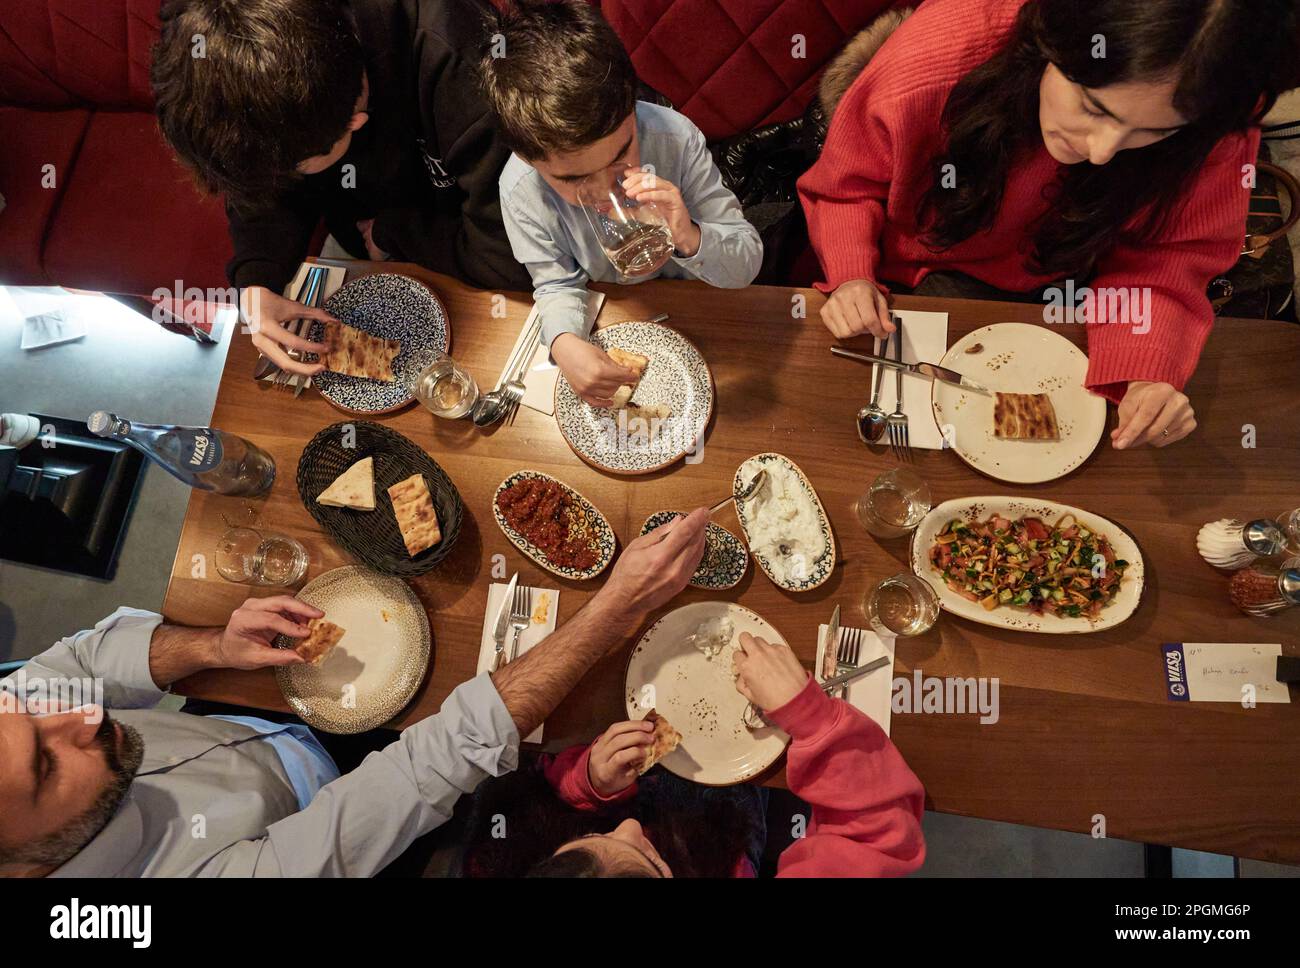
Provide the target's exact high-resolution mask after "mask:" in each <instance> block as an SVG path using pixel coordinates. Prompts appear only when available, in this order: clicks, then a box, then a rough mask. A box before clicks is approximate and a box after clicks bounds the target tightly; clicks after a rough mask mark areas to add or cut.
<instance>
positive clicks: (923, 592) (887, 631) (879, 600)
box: [862, 572, 939, 635]
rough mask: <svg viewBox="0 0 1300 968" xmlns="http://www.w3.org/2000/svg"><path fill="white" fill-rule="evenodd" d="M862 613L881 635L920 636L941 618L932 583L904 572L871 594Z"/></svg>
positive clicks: (873, 590)
mask: <svg viewBox="0 0 1300 968" xmlns="http://www.w3.org/2000/svg"><path fill="white" fill-rule="evenodd" d="M862 611H863V612H864V613H865V614H866V616H867V620H868V621H869V622H870V623H871V627H872V628H873V629H875V630H876V632H877V633H878V634H880V635H920V634H922V633H923V632H928V631H930V629H931V628H933V627H934V623H935V622H936V621H937V620H938V618H939V596H937V595H936V594H935V593H934V589H933V588H931V587H930V584H929V582H927V581H925V580H924V579H921V578H917V577H916V576H915V575H913V574H910V573H906V572H905V573H903V574H901V575H892V576H890V577H889V578H886V579H885V580H884V581H882V582H880V583H879V584H877V585H876V586H875V587H874V588H872V589H871V590H870V591H868V592H867V595H866V598H865V599H864V600H863V603H862Z"/></svg>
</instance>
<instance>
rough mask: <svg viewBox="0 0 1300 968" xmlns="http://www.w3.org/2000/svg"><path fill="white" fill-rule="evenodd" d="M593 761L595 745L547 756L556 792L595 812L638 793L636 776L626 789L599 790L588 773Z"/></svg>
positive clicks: (577, 806)
mask: <svg viewBox="0 0 1300 968" xmlns="http://www.w3.org/2000/svg"><path fill="white" fill-rule="evenodd" d="M590 761H591V746H582V745H578V746H570V747H569V748H568V749H567V750H565V751H564V752H562V753H557V754H555V755H554V756H551V755H547V756H545V757H543V759H542V770H543V772H544V773H545V774H546V781H547V782H548V783H550V785H551V789H553V790H554V791H555V795H556V796H557V797H559V798H560V799H561V800H563V801H564V802H565V803H567V804H568V805H569V806H571V807H573V809H575V810H584V811H589V812H595V811H598V810H600V809H602V808H603V807H606V806H608V805H610V804H612V803H622V802H623V801H624V800H630V799H632V797H634V796H636V781H635V780H634V781H632V785H631V786H629V787H628V788H627V789H626V790H620V791H619V792H618V793H616V794H614V795H613V796H612V797H603V796H601V795H600V794H599V793H597V792H596V790H595V788H594V787H592V785H591V777H590V776H589V775H588V774H587V764H588V763H589V762H590Z"/></svg>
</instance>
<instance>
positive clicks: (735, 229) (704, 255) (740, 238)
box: [673, 125, 763, 289]
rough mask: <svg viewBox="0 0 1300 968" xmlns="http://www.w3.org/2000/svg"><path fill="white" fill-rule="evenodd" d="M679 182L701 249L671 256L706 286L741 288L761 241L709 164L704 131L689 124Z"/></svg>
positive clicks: (759, 258) (759, 255)
mask: <svg viewBox="0 0 1300 968" xmlns="http://www.w3.org/2000/svg"><path fill="white" fill-rule="evenodd" d="M681 171H682V184H680V185H678V186H677V188H678V190H679V191H680V192H681V193H682V201H683V202H685V203H686V210H687V211H688V212H690V215H691V220H692V221H693V222H694V223H695V224H696V225H698V226H699V227H700V248H699V251H698V252H696V253H695V255H693V256H691V257H689V258H687V257H685V256H679V255H677V254H676V253H674V254H673V261H674V262H676V263H677V264H678V265H679V266H681V267H682V268H683V269H685V270H686V271H687V272H689V273H690V274H691V275H693V276H694V277H695V278H697V279H699V280H700V281H701V282H707V283H708V284H709V285H710V286H717V287H718V288H719V289H744V288H745V287H746V286H748V285H749V284H750V283H751V282H753V281H754V277H755V276H757V275H758V270H759V269H760V268H761V267H762V264H763V240H762V238H761V237H760V236H759V234H758V229H756V228H754V226H752V225H750V224H749V222H748V221H746V219H745V213H744V212H743V211H742V210H741V207H740V202H739V200H738V199H737V198H736V196H735V195H734V194H732V192H731V190H730V189H729V188H727V186H726V185H724V184H723V183H722V172H721V171H719V170H718V166H717V165H715V164H714V163H713V156H712V155H711V154H709V147H708V145H707V144H706V143H705V141H704V134H703V133H702V132H701V131H700V129H699V128H697V127H695V126H694V125H691V131H690V135H689V137H688V138H687V140H686V144H685V147H684V156H683V158H682V161H681Z"/></svg>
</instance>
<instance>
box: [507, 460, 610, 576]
mask: <svg viewBox="0 0 1300 968" xmlns="http://www.w3.org/2000/svg"><path fill="white" fill-rule="evenodd" d="M525 479H532V480H542V481H553V482H554V483H556V484H558V485H560V487H562V488H564V490H565V491H566V492H567V493H568V495H569V499H570V501H571V502H572V506H573V507H574V509H575V510H576V513H577V515H578V517H579V518H580V519H581V520H582V521H584V522H585V524H586V527H587V529H588V531H589V533H590V535H591V538H592V540H593V541H594V542H595V544H596V563H595V564H594V565H592V566H591V567H590V568H581V569H580V568H574V567H572V566H570V565H557V564H555V563H554V562H552V561H551V559H550V558H548V557H547V556H546V552H544V551H543V550H542V549H541V548H539V547H537V546H536V545H535V544H533V543H532V542H531V541H529V540H528V539H527V538H526V537H524V536H523V535H522V534H521V533H520V532H519V530H518V529H517V528H515V527H514V526H513V525H512V524H511V523H510V522H509V521H507V520H506V517H505V515H504V514H502V513H501V508H500V506H499V505H498V504H497V499H498V498H500V497H501V492H502V491H504V490H505V489H506V488H508V487H510V486H511V485H512V484H514V483H515V482H516V481H521V480H525ZM492 514H493V516H494V517H495V518H496V521H497V527H499V528H500V529H501V533H502V534H504V535H505V536H506V537H507V538H509V539H510V543H511V544H513V545H514V546H515V547H516V548H518V549H519V550H520V551H522V552H523V553H524V554H525V555H527V556H528V557H529V558H531V559H532V560H533V561H535V562H537V564H539V565H541V566H542V567H543V568H545V569H546V570H547V571H549V572H551V573H552V574H555V575H559V576H560V577H561V578H572V579H574V580H575V581H586V580H587V579H589V578H595V577H596V576H597V575H599V574H600V573H601V572H602V571H604V570H605V569H606V568H608V567H609V563H610V562H611V561H613V560H614V546H615V544H617V541H616V540H615V537H614V529H613V528H611V527H610V526H609V521H607V520H606V519H605V515H603V514H601V513H600V510H599V509H598V508H597V507H596V505H594V504H592V503H591V502H590V501H588V500H587V499H586V498H585V497H583V496H582V495H581V494H579V493H578V492H577V491H575V490H574V489H573V488H571V487H569V485H568V484H565V483H564V482H563V481H560V480H556V479H555V478H554V477H551V475H550V474H543V473H542V472H541V471H528V470H524V471H515V472H514V473H513V474H511V475H510V476H509V477H507V478H506V479H505V480H504V481H502V482H501V483H500V484H499V485H498V486H497V489H496V493H495V494H493V495H492Z"/></svg>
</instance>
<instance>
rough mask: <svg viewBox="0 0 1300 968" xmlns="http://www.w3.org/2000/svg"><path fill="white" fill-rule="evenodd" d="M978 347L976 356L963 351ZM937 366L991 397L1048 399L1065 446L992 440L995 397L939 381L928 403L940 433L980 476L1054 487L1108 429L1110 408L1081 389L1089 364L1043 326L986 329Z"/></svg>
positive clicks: (972, 335)
mask: <svg viewBox="0 0 1300 968" xmlns="http://www.w3.org/2000/svg"><path fill="white" fill-rule="evenodd" d="M975 348H978V349H979V352H977V353H967V352H966V351H967V350H969V349H975ZM939 365H940V366H946V367H950V368H952V369H954V370H958V371H960V372H962V373H964V374H966V375H967V376H969V377H970V378H971V379H972V380H975V381H976V382H978V383H982V384H983V385H984V386H986V387H988V388H989V390H991V391H995V392H998V391H1000V392H1002V393H1046V394H1047V395H1048V396H1049V397H1051V400H1052V408H1053V409H1054V410H1055V411H1056V423H1057V426H1058V427H1059V429H1060V431H1061V439H1060V440H1005V439H1003V438H1001V437H995V436H994V435H993V404H994V402H995V401H996V397H994V396H993V395H992V394H991V393H990V394H983V393H973V392H971V391H970V390H963V389H962V388H961V387H958V386H954V385H953V384H951V383H943V382H942V381H940V380H935V381H934V386H933V389H932V390H931V394H930V404H931V407H932V408H933V410H934V420H935V423H937V424H938V425H939V431H940V433H943V434H944V436H945V437H946V438H947V439H949V440H951V441H952V447H953V450H955V451H956V452H957V456H958V457H960V458H961V459H962V460H964V461H965V462H966V463H967V464H970V466H971V467H973V468H975V469H976V470H977V471H979V472H980V473H981V474H987V475H988V476H989V477H995V478H997V479H998V480H1000V481H1011V482H1012V483H1014V484H1040V483H1042V482H1043V481H1053V480H1056V478H1058V477H1063V476H1064V475H1066V474H1068V473H1070V471H1072V470H1074V469H1075V468H1076V467H1078V466H1079V465H1080V464H1082V463H1083V462H1084V461H1085V460H1087V459H1088V455H1089V454H1091V453H1092V452H1093V451H1094V450H1095V449H1096V447H1097V441H1099V440H1101V435H1102V432H1103V431H1104V430H1105V429H1106V401H1105V400H1104V399H1103V398H1101V397H1099V396H1097V395H1096V394H1095V393H1092V392H1091V391H1089V390H1087V389H1086V388H1085V387H1084V385H1083V381H1084V379H1085V378H1086V377H1087V375H1088V357H1087V356H1085V355H1084V353H1083V351H1082V350H1080V349H1079V348H1078V347H1077V346H1075V345H1074V344H1073V343H1071V342H1070V341H1069V340H1068V339H1066V338H1065V337H1064V336H1062V335H1061V334H1060V333H1056V332H1053V331H1052V330H1050V329H1048V328H1047V327H1046V326H1034V325H1031V324H1029V323H994V324H993V325H992V326H982V327H980V328H979V329H977V330H975V331H974V332H973V333H967V334H966V335H965V336H963V337H962V338H961V339H959V340H958V341H957V342H956V343H954V344H953V345H952V348H951V349H949V350H948V352H947V353H945V354H944V357H943V359H942V360H940V361H939ZM945 427H947V428H950V429H949V430H948V431H947V432H946V433H945Z"/></svg>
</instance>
